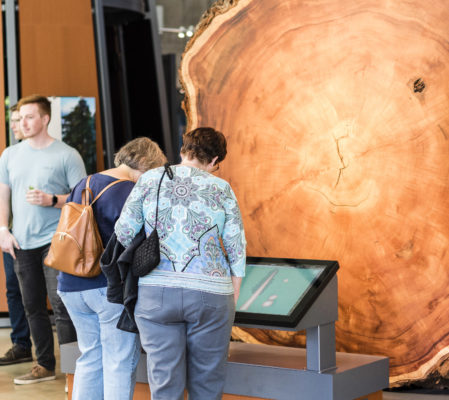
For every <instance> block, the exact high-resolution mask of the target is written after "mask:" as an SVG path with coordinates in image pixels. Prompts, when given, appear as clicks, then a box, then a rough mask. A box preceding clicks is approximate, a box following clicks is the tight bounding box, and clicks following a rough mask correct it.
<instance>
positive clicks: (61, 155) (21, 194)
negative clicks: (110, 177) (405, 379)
mask: <svg viewBox="0 0 449 400" xmlns="http://www.w3.org/2000/svg"><path fill="white" fill-rule="evenodd" d="M19 114H20V128H21V130H22V133H23V135H24V137H25V138H26V139H27V140H24V141H22V142H21V143H18V144H16V145H14V146H11V147H9V148H7V149H6V150H5V151H4V152H3V154H2V156H1V158H0V245H1V248H2V250H3V251H4V252H7V253H9V254H11V256H12V257H14V258H16V259H17V263H16V273H17V277H18V280H19V284H20V288H21V292H22V298H23V303H24V307H25V312H26V315H27V319H28V323H29V325H30V330H31V336H32V338H33V342H34V344H35V351H36V358H37V365H36V366H34V367H33V369H32V370H31V372H30V373H29V374H26V375H24V376H21V377H18V378H16V379H14V383H16V384H29V383H36V382H41V381H46V380H51V379H55V363H56V360H55V356H54V344H53V332H52V327H51V323H50V319H49V318H48V313H47V306H46V296H47V294H48V297H49V300H50V303H51V306H52V309H53V312H54V315H55V324H56V331H57V334H58V340H59V344H64V343H69V342H72V341H75V340H76V333H75V329H74V327H73V324H72V322H71V320H70V317H69V316H68V313H67V310H66V309H65V307H64V304H63V303H62V301H61V299H60V298H59V296H58V294H57V293H56V287H57V278H56V277H57V274H58V271H56V270H54V269H52V268H49V267H47V266H45V265H44V264H43V259H44V258H45V256H46V254H47V253H48V249H49V247H50V242H51V239H52V236H53V234H54V232H55V230H56V226H57V225H58V221H59V216H60V208H61V207H62V206H63V204H64V203H65V201H66V198H67V196H68V195H69V193H70V190H71V188H73V187H74V186H75V185H76V184H77V183H78V182H79V181H80V180H81V179H82V178H83V177H85V176H86V171H85V168H84V164H83V161H82V159H81V156H80V155H79V153H78V152H77V151H76V150H75V149H74V148H72V147H70V146H68V145H66V144H65V143H63V142H61V141H59V140H55V139H54V138H52V137H51V136H50V135H49V134H48V123H49V121H50V117H51V108H50V102H49V101H48V99H47V98H46V97H42V96H29V97H26V98H23V99H22V100H20V102H19ZM10 199H11V201H12V213H13V215H14V226H13V232H12V234H11V233H10V232H9V230H8V219H9V214H10V207H9V201H10Z"/></svg>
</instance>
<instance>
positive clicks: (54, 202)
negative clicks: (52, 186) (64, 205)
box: [51, 194, 58, 207]
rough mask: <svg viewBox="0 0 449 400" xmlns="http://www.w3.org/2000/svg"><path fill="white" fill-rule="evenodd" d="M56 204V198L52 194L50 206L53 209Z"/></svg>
mask: <svg viewBox="0 0 449 400" xmlns="http://www.w3.org/2000/svg"><path fill="white" fill-rule="evenodd" d="M57 202H58V196H56V195H55V194H54V195H53V197H52V198H51V206H52V207H54V206H55V205H56V203H57Z"/></svg>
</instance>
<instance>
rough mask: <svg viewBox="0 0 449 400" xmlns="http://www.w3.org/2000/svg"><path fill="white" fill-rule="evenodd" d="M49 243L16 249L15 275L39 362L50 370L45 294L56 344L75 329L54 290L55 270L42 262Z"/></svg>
mask: <svg viewBox="0 0 449 400" xmlns="http://www.w3.org/2000/svg"><path fill="white" fill-rule="evenodd" d="M49 247H50V245H46V246H42V247H38V248H36V249H30V250H16V257H17V263H15V265H14V267H15V269H16V275H17V279H18V280H19V284H20V291H21V293H22V299H23V306H24V308H25V313H26V316H27V319H28V324H29V326H30V331H31V337H32V338H33V342H34V347H35V351H36V359H37V363H38V364H39V365H42V366H43V367H45V368H47V369H49V370H51V371H53V370H54V369H55V365H56V359H55V353H54V341H53V330H52V326H51V322H50V318H49V316H48V311H47V294H48V298H49V300H50V304H51V308H52V309H53V313H54V316H55V325H56V332H57V335H58V341H59V344H60V345H61V344H64V343H70V342H75V341H76V331H75V328H74V326H73V324H72V321H71V320H70V317H69V314H68V313H67V310H66V308H65V306H64V303H63V302H62V301H61V299H60V297H59V296H58V294H57V293H56V288H57V285H58V281H57V275H58V274H59V271H57V270H55V269H53V268H49V267H47V266H45V265H44V258H45V256H46V255H47V253H48V249H49Z"/></svg>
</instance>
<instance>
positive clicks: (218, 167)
mask: <svg viewBox="0 0 449 400" xmlns="http://www.w3.org/2000/svg"><path fill="white" fill-rule="evenodd" d="M219 169H220V163H216V164H215V165H214V167H213V168H212V170H211V171H210V172H217V171H218V170H219Z"/></svg>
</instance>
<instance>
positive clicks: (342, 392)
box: [61, 259, 389, 400]
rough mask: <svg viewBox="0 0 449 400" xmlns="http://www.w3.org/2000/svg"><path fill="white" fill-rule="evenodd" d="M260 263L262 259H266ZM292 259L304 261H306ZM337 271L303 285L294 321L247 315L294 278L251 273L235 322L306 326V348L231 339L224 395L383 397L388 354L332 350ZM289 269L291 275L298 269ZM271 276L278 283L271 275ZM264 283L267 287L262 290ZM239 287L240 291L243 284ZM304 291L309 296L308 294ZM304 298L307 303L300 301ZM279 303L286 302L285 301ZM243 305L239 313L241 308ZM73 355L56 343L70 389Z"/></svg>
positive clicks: (305, 399)
mask: <svg viewBox="0 0 449 400" xmlns="http://www.w3.org/2000/svg"><path fill="white" fill-rule="evenodd" d="M262 260H263V259H262ZM263 261H265V262H266V259H265V260H263ZM271 261H272V260H271ZM297 261H300V262H301V263H304V262H305V260H297ZM251 262H253V263H254V260H253V259H249V260H248V264H251ZM309 262H310V260H309ZM321 263H325V262H321ZM278 264H279V263H278ZM314 264H316V262H314ZM270 266H272V265H271V264H270ZM278 266H279V265H277V267H278ZM312 267H317V266H316V265H314V266H312ZM337 269H338V263H337V267H336V268H334V270H333V273H331V274H328V275H327V278H325V279H322V280H313V282H312V283H311V284H310V285H309V286H308V287H307V288H306V289H304V293H303V294H301V300H300V301H296V300H295V307H293V308H294V309H295V310H297V311H295V312H293V314H292V315H294V316H295V318H296V319H295V318H293V319H290V320H288V321H287V322H286V320H283V319H282V318H278V317H277V316H274V317H272V315H270V314H267V317H265V316H264V315H263V314H261V313H256V314H254V315H251V304H252V305H253V306H254V305H257V297H260V296H262V293H263V294H264V296H268V295H270V296H269V298H270V299H275V297H273V296H274V295H273V294H272V293H270V290H272V291H273V290H275V291H277V292H276V293H280V294H279V297H276V299H277V300H279V301H281V300H285V296H284V299H283V298H282V297H283V296H282V294H281V293H282V291H280V290H279V288H282V287H283V286H282V285H283V284H284V283H290V284H291V283H292V282H291V281H292V280H294V276H293V275H292V274H290V275H289V276H290V278H285V275H284V274H283V271H277V272H276V274H273V273H271V272H270V271H268V274H262V276H263V279H260V274H259V275H257V276H256V278H257V279H256V283H257V284H256V285H254V284H251V286H250V287H251V289H250V291H251V293H250V294H249V295H248V296H247V300H245V294H244V293H243V299H242V302H244V305H243V306H242V305H241V301H240V299H239V304H238V307H237V310H238V312H237V315H236V325H238V326H241V327H251V328H263V329H277V330H290V331H299V330H306V335H307V346H306V349H299V348H287V347H281V346H272V345H263V344H249V343H239V342H232V343H231V345H230V350H229V357H228V362H227V366H226V368H227V373H226V381H225V389H224V393H225V394H224V395H223V399H229V400H231V399H245V398H250V399H251V398H253V399H254V398H255V399H276V400H296V399H298V400H354V399H360V400H362V399H363V400H381V399H382V392H381V390H382V389H384V388H386V387H388V385H389V381H388V358H387V357H381V356H370V355H361V354H349V353H336V352H335V321H337V319H338V282H337V276H336V270H337ZM294 272H295V274H296V273H297V272H298V271H294ZM306 272H307V274H309V273H310V271H306ZM307 274H306V275H307ZM275 276H276V279H277V281H278V282H276V279H274V277H275ZM245 279H246V278H245ZM289 279H290V281H289ZM314 279H315V278H314ZM299 283H300V282H299ZM299 283H298V282H295V287H300V285H299V286H298V284H299ZM268 284H270V286H268ZM268 287H270V288H271V289H270V290H269V289H267V288H268ZM260 288H262V290H260ZM242 289H243V290H245V288H244V287H243V286H242ZM309 291H312V292H314V294H313V295H307V293H308V292H309ZM241 298H242V293H241ZM259 300H260V299H259ZM303 300H304V301H305V302H307V303H308V304H306V305H305V306H304V304H302V305H301V303H303V302H304V301H303ZM261 301H262V300H261ZM284 303H288V301H286V300H285V301H284ZM260 304H263V307H265V308H269V306H270V304H272V303H267V302H266V301H264V302H263V303H260ZM298 307H299V308H298ZM293 308H291V310H293ZM242 309H243V310H244V311H240V310H242ZM299 309H300V310H299ZM257 310H260V308H258V309H257ZM298 310H299V311H298ZM289 313H290V312H289ZM287 325H290V326H287ZM78 356H79V351H78V347H77V344H76V343H69V344H66V345H63V346H61V370H62V372H65V373H67V374H69V392H71V390H70V389H71V387H70V384H71V382H72V378H73V375H72V374H73V373H74V372H75V362H76V358H77V357H78ZM148 394H149V388H148V384H147V372H146V354H142V356H141V359H140V361H139V365H138V367H137V384H136V391H135V394H134V400H138V399H139V400H140V399H148V398H149V397H148ZM69 399H70V396H69Z"/></svg>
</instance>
